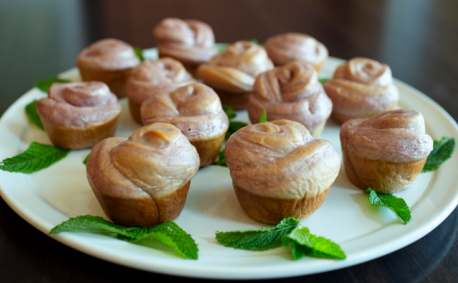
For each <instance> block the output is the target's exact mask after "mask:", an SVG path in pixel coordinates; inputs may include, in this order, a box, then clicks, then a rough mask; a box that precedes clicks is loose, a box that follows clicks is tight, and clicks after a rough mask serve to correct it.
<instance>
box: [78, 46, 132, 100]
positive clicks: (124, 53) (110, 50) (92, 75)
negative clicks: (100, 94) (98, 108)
mask: <svg viewBox="0 0 458 283" xmlns="http://www.w3.org/2000/svg"><path fill="white" fill-rule="evenodd" d="M139 63H140V60H139V59H138V57H137V56H136V55H135V52H134V50H133V48H132V46H130V45H129V44H127V43H125V42H123V41H121V40H117V39H103V40H100V41H97V42H95V43H93V44H91V45H90V46H89V47H88V48H86V49H84V50H83V51H81V53H80V54H79V55H78V59H77V66H78V69H79V70H80V73H81V77H82V78H83V81H100V82H104V83H106V84H107V85H108V87H109V88H110V90H111V91H112V92H114V93H115V94H116V95H117V96H118V97H124V96H126V81H127V78H128V77H129V75H130V72H131V71H132V68H134V67H135V66H137V65H138V64H139Z"/></svg>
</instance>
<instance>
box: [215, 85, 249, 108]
mask: <svg viewBox="0 0 458 283" xmlns="http://www.w3.org/2000/svg"><path fill="white" fill-rule="evenodd" d="M213 89H214V90H215V92H216V93H217V94H218V96H219V99H221V104H222V105H227V106H230V107H232V108H234V110H243V109H246V107H247V105H248V101H249V100H250V94H251V92H239V93H237V92H229V91H225V90H221V89H217V88H213Z"/></svg>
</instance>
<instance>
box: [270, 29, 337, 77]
mask: <svg viewBox="0 0 458 283" xmlns="http://www.w3.org/2000/svg"><path fill="white" fill-rule="evenodd" d="M266 51H267V53H268V54H269V58H270V59H272V61H273V62H274V64H275V65H276V66H282V65H285V64H286V63H289V62H291V61H296V60H297V61H304V62H307V63H309V64H311V65H312V66H313V67H314V68H315V69H316V71H317V72H319V71H320V70H321V67H322V66H323V63H324V62H325V61H326V59H327V58H328V49H327V48H326V47H325V46H324V45H323V44H322V43H321V42H319V41H317V40H316V39H315V38H313V37H311V36H309V35H306V34H300V33H284V34H279V35H276V36H272V37H270V38H268V39H267V41H266Z"/></svg>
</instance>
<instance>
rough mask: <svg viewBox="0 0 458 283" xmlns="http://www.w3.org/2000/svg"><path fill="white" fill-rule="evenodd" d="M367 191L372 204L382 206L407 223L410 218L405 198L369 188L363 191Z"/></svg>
mask: <svg viewBox="0 0 458 283" xmlns="http://www.w3.org/2000/svg"><path fill="white" fill-rule="evenodd" d="M364 192H365V193H369V194H370V195H369V202H370V203H371V204H372V205H374V206H384V207H387V208H389V209H390V210H391V211H393V212H394V214H396V216H397V217H398V218H399V220H401V222H402V223H404V224H407V223H409V221H410V220H411V218H412V217H411V215H410V209H409V206H408V205H407V203H406V202H405V200H403V199H402V198H398V197H396V196H393V195H391V194H379V193H377V192H376V191H374V190H373V189H371V188H368V189H367V190H365V191H364Z"/></svg>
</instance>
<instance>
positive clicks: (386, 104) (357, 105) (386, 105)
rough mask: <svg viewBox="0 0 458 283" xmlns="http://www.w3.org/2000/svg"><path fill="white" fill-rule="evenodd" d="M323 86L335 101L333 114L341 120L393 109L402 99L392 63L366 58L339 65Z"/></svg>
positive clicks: (341, 121) (333, 116)
mask: <svg viewBox="0 0 458 283" xmlns="http://www.w3.org/2000/svg"><path fill="white" fill-rule="evenodd" d="M324 89H325V90H326V93H327V95H328V96H329V97H330V98H331V100H332V103H333V110H332V114H331V116H332V118H333V119H335V120H336V121H337V122H339V123H343V122H345V121H347V120H349V119H355V118H368V117H371V116H373V115H375V114H377V113H380V112H382V111H385V110H391V109H394V108H395V107H396V105H397V103H398V99H399V92H398V89H397V88H396V86H395V85H394V84H393V78H392V75H391V69H390V67H388V66H387V65H385V64H380V63H379V62H377V61H374V60H370V59H366V58H353V59H351V60H350V61H348V62H347V63H345V64H344V65H341V66H339V67H337V69H336V71H335V72H334V77H333V79H332V80H329V81H327V82H326V83H325V84H324Z"/></svg>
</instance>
